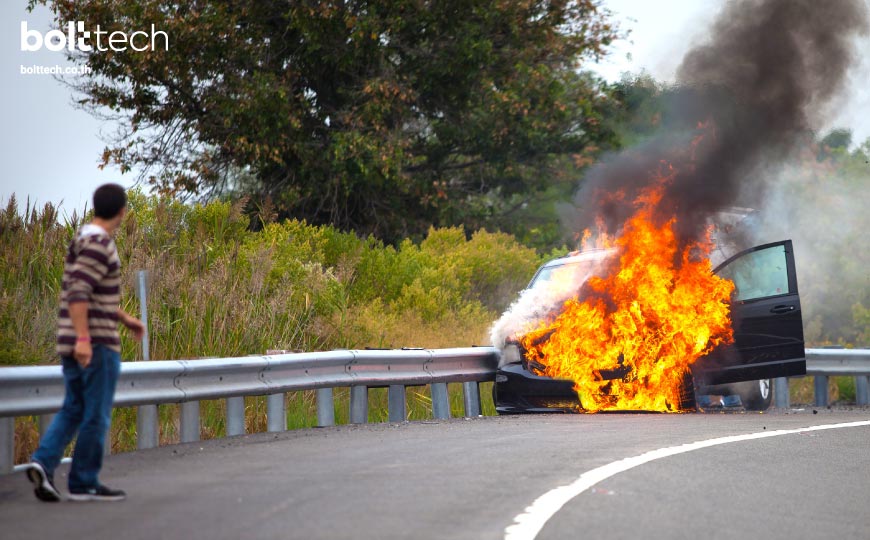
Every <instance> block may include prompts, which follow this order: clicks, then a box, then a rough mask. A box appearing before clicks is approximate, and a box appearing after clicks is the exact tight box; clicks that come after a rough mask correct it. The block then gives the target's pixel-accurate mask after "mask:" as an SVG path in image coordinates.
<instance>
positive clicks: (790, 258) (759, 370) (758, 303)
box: [693, 240, 807, 384]
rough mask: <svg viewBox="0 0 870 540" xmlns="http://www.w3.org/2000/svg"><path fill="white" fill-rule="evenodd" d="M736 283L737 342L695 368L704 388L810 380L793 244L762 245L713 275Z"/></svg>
mask: <svg viewBox="0 0 870 540" xmlns="http://www.w3.org/2000/svg"><path fill="white" fill-rule="evenodd" d="M714 273H715V274H717V275H719V276H721V277H723V278H726V279H730V280H731V281H733V282H734V285H735V289H734V293H733V294H732V297H731V322H732V325H733V328H734V343H733V344H731V345H727V346H723V347H719V348H718V349H716V350H715V351H713V352H712V353H711V354H710V355H708V356H706V357H704V358H701V359H699V360H698V362H696V363H695V366H694V368H693V374H694V376H695V378H696V380H698V381H699V382H700V383H702V384H724V383H732V382H740V381H752V380H758V379H768V378H774V377H788V376H792V375H805V374H806V370H807V365H806V358H805V356H804V331H803V320H802V318H801V303H800V296H799V295H798V287H797V274H796V272H795V263H794V251H793V250H792V243H791V240H784V241H782V242H775V243H772V244H765V245H762V246H757V247H754V248H751V249H747V250H746V251H742V252H740V253H738V254H737V255H734V256H733V257H731V258H730V259H728V260H726V261H725V262H723V263H722V264H721V265H719V267H717V268H716V269H715V270H714Z"/></svg>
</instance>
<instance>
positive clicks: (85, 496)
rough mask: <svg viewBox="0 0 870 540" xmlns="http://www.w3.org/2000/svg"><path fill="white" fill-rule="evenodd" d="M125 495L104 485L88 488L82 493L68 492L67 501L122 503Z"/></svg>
mask: <svg viewBox="0 0 870 540" xmlns="http://www.w3.org/2000/svg"><path fill="white" fill-rule="evenodd" d="M126 498H127V494H126V493H124V492H123V491H121V490H120V489H112V488H110V487H106V486H104V485H99V486H97V487H92V488H88V489H85V490H82V491H72V490H70V492H69V500H71V501H76V502H87V501H123V500H124V499H126Z"/></svg>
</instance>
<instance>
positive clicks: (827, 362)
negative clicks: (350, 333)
mask: <svg viewBox="0 0 870 540" xmlns="http://www.w3.org/2000/svg"><path fill="white" fill-rule="evenodd" d="M498 354H499V353H498V351H497V350H496V349H494V348H492V347H470V348H459V349H433V350H422V349H401V350H365V351H359V350H342V351H330V352H317V353H300V354H280V355H265V356H256V357H244V358H210V359H203V360H173V361H151V362H126V363H122V364H121V374H120V378H119V380H118V387H117V390H116V393H115V403H114V405H115V407H128V406H139V412H138V414H137V439H138V444H137V446H138V447H139V448H140V449H144V448H153V447H155V446H157V444H158V438H157V434H158V426H157V405H160V404H167V403H180V404H181V415H180V420H181V434H180V435H181V437H180V438H181V442H193V441H197V440H199V437H200V418H199V401H200V400H206V399H226V402H227V435H228V436H232V435H242V434H244V432H245V404H244V396H263V395H265V396H268V398H267V402H266V403H267V406H266V416H267V427H268V430H269V431H283V430H284V429H286V411H285V409H284V394H285V393H286V392H293V391H298V390H317V425H318V426H330V425H333V424H334V423H335V417H334V402H333V392H332V389H333V388H336V387H350V389H351V390H350V422H351V423H365V422H366V421H367V419H368V389H369V388H377V387H388V388H389V393H388V414H389V421H390V422H401V421H404V420H405V419H406V416H407V406H406V400H405V388H406V387H407V386H422V385H431V395H432V410H433V416H434V417H435V418H439V419H441V418H449V417H450V406H449V402H448V395H447V383H450V382H461V383H463V393H464V406H465V415H466V416H478V415H479V414H480V412H481V407H480V390H479V388H478V383H480V382H483V381H491V380H493V379H494V378H495V370H496V365H497V362H498ZM806 358H807V374H808V375H812V376H814V377H815V391H816V393H815V405H817V406H826V405H827V403H828V377H830V376H840V375H849V376H855V379H856V397H857V402H858V404H860V405H866V404H868V376H870V349H807V350H806ZM63 393H64V383H63V375H62V373H61V369H60V366H30V367H8V368H0V474H2V473H6V472H10V471H11V470H12V469H13V457H14V452H13V451H14V421H15V417H17V416H30V415H40V426H41V428H40V431H42V429H43V428H44V427H45V426H47V425H48V422H49V421H50V418H51V416H50V415H51V414H52V413H55V412H57V411H58V410H59V409H60V407H61V404H62V402H63ZM774 397H775V405H776V406H777V407H788V406H789V402H788V400H789V397H788V379H777V380H776V381H775V393H774Z"/></svg>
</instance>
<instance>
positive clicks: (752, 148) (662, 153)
mask: <svg viewBox="0 0 870 540" xmlns="http://www.w3.org/2000/svg"><path fill="white" fill-rule="evenodd" d="M867 30H868V10H867V6H866V4H865V3H864V0H828V1H819V0H736V1H732V2H728V3H727V5H726V6H725V7H724V8H723V10H722V12H721V13H720V14H719V16H718V18H717V19H716V21H715V23H714V25H713V27H712V28H711V29H710V32H709V36H708V38H707V40H706V41H705V42H704V43H701V44H699V45H698V46H696V47H694V48H693V49H691V50H690V51H689V52H688V53H687V54H686V55H685V57H684V58H683V60H682V63H681V65H680V66H679V68H678V71H677V88H676V90H675V91H674V92H671V93H670V99H669V101H668V106H667V108H666V114H665V117H664V118H663V125H662V129H661V131H660V133H661V135H659V136H657V137H655V138H654V140H652V141H650V142H647V143H645V144H643V145H641V146H639V147H635V148H632V149H629V150H626V151H624V152H622V153H620V154H618V155H615V156H611V157H610V158H607V159H604V160H602V162H601V163H599V164H598V165H596V166H595V167H593V168H592V169H591V170H590V172H589V173H588V174H587V176H586V178H585V181H584V184H583V186H582V188H581V190H580V191H579V193H578V195H577V197H576V199H575V206H576V207H577V210H579V211H575V212H572V217H571V218H569V221H570V223H569V224H568V225H569V227H571V230H572V231H575V232H578V231H582V230H583V229H585V228H587V227H592V226H593V225H594V224H593V219H594V218H595V217H596V216H600V217H602V218H603V219H604V224H605V226H606V229H607V231H608V232H610V233H614V232H616V231H618V230H619V229H620V227H621V225H622V224H623V223H624V222H625V220H626V219H627V218H628V217H629V216H630V215H631V214H632V213H633V211H634V209H633V206H632V205H631V201H633V200H634V198H635V196H636V195H637V194H638V191H639V190H640V189H641V188H643V187H645V186H648V185H649V184H650V181H651V178H652V177H653V175H654V174H656V173H657V172H667V171H666V168H667V167H668V165H672V166H674V167H675V168H676V170H675V171H673V173H672V174H673V180H672V182H671V183H670V184H669V187H668V188H667V190H666V193H665V197H664V200H663V203H662V205H661V208H660V210H661V216H660V217H661V218H662V219H668V218H669V217H670V216H677V234H678V238H679V239H680V241H681V244H685V243H687V242H691V241H693V240H694V239H696V238H697V237H698V236H699V233H700V232H701V231H702V230H703V229H704V228H705V227H706V225H707V223H708V219H709V217H710V216H712V215H713V214H714V213H715V212H717V211H718V210H721V209H723V208H725V207H728V206H732V205H741V203H742V205H744V206H756V205H757V204H758V201H760V200H761V197H762V195H763V193H761V191H762V185H763V182H762V181H761V179H762V177H763V174H764V167H765V165H767V164H770V163H779V162H782V161H784V160H786V159H787V157H788V155H789V153H790V152H791V151H792V150H794V149H795V147H796V145H797V144H798V143H799V142H800V141H802V140H803V141H806V140H807V139H808V138H810V137H812V132H813V129H814V127H816V126H815V125H814V122H815V121H816V120H817V119H818V118H816V116H818V114H819V111H822V110H823V109H824V107H825V105H826V104H828V103H829V102H830V100H831V99H832V98H833V97H835V96H836V95H837V93H838V92H840V90H841V89H842V88H843V84H844V82H845V81H846V77H847V73H848V71H849V68H850V66H851V65H852V64H853V60H854V55H855V52H854V51H853V47H854V46H853V40H854V38H855V37H856V36H857V35H862V34H866V32H867ZM699 126H705V127H699ZM702 134H703V138H702V139H701V142H700V143H698V144H697V146H693V145H692V140H694V139H695V138H697V137H698V136H699V135H702ZM689 154H691V156H690V155H689ZM619 192H621V193H623V194H624V197H621V198H619V197H614V194H615V193H619ZM741 197H742V199H741Z"/></svg>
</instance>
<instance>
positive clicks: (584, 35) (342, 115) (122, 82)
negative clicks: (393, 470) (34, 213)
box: [31, 0, 616, 240]
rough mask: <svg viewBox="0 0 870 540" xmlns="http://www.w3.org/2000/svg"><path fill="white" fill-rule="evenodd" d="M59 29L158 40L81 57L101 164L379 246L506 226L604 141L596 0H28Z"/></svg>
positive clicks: (601, 19)
mask: <svg viewBox="0 0 870 540" xmlns="http://www.w3.org/2000/svg"><path fill="white" fill-rule="evenodd" d="M35 3H44V4H49V5H51V7H52V8H53V9H54V10H55V13H56V18H57V22H58V23H59V24H61V25H65V24H66V23H67V22H68V21H84V22H85V25H86V26H87V27H94V26H96V25H97V24H99V25H100V26H101V27H102V28H103V29H106V30H108V31H113V30H124V31H126V32H130V31H133V30H139V29H142V30H144V29H150V28H151V25H152V24H154V25H155V27H156V28H157V29H159V30H161V31H164V32H166V33H167V34H168V35H169V40H170V45H169V50H168V51H164V50H162V49H161V48H158V49H159V50H154V51H144V52H135V51H132V50H127V51H124V52H112V51H108V52H103V53H100V52H97V51H93V52H90V53H80V52H73V53H70V55H71V56H72V57H73V59H74V60H75V61H77V62H80V63H83V64H87V65H88V66H89V67H90V68H91V69H92V72H91V74H90V75H89V76H87V77H84V78H83V79H81V81H80V82H79V83H78V85H77V89H78V90H79V91H80V92H81V94H82V96H83V98H82V100H81V104H82V105H83V106H85V107H88V108H91V109H93V110H94V111H96V112H100V111H103V112H105V111H111V114H113V115H116V116H118V117H122V118H123V123H122V127H123V129H122V130H121V132H120V133H119V134H118V137H117V138H116V140H114V141H112V144H111V146H110V147H108V148H107V149H106V151H105V153H104V155H103V163H104V164H109V163H113V164H117V165H120V166H121V167H122V169H131V168H133V169H137V170H140V171H142V174H143V176H144V178H147V180H148V181H149V182H150V183H151V184H152V185H154V186H156V187H157V188H159V189H161V190H163V191H170V192H174V193H188V194H208V195H214V194H221V193H226V192H244V193H250V194H252V195H254V197H255V200H267V199H268V200H270V201H271V202H272V203H273V204H275V205H276V206H277V208H278V209H279V210H280V211H281V213H282V214H283V215H286V216H293V217H297V218H304V219H307V220H309V221H310V222H313V223H331V224H334V225H336V226H339V227H341V228H343V229H355V230H357V231H359V232H361V233H374V234H377V235H379V236H380V237H382V238H386V239H388V240H396V239H398V238H400V237H402V236H405V235H408V234H417V235H419V234H421V233H423V232H425V231H426V230H427V229H428V227H429V226H430V225H432V224H436V225H450V224H456V223H465V224H466V225H468V226H469V227H470V228H472V229H473V228H477V227H479V226H481V225H489V226H494V227H502V228H506V229H508V230H513V229H515V225H516V224H517V222H518V221H519V220H517V219H516V215H515V214H516V212H517V211H518V210H519V209H522V208H524V205H527V204H528V203H529V202H530V201H534V199H535V197H536V196H538V195H539V194H540V193H541V192H544V191H546V190H547V189H549V188H551V186H552V185H553V184H554V183H558V182H560V181H561V182H568V181H569V180H570V182H571V183H572V184H574V183H575V182H576V178H577V176H576V175H575V174H572V172H573V171H576V168H577V163H578V162H580V163H581V164H582V162H583V160H582V156H583V155H584V152H587V153H588V152H594V151H595V150H597V149H598V148H600V147H602V146H606V145H608V144H610V143H611V142H612V136H611V134H610V132H609V131H608V130H607V129H606V128H604V127H603V126H602V121H601V120H602V119H601V116H600V111H601V108H602V106H603V103H604V101H605V96H604V94H603V93H602V92H601V88H600V85H599V83H598V82H597V81H596V80H595V79H594V78H592V77H590V76H588V75H584V74H582V72H579V71H578V69H577V68H578V67H579V66H580V64H581V63H582V61H584V60H587V59H590V58H594V57H598V56H600V55H601V54H602V53H603V51H604V49H605V48H606V46H607V45H608V44H609V43H610V41H611V40H612V39H613V38H614V37H615V32H616V31H615V29H614V28H613V27H612V26H611V24H610V23H609V22H608V13H607V12H606V11H605V10H602V9H601V8H600V7H599V6H598V2H597V1H596V0H473V1H462V2H459V1H451V0H445V1H441V0H439V1H425V0H381V1H377V2H368V1H341V0H326V1H317V2H312V1H298V2H297V1H287V0H194V1H190V2H174V1H168V0H31V5H33V4H35Z"/></svg>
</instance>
